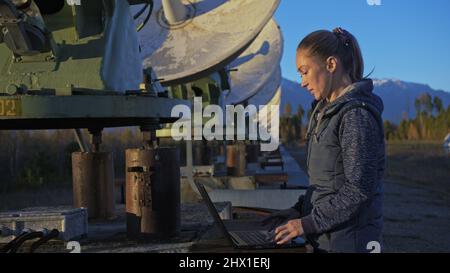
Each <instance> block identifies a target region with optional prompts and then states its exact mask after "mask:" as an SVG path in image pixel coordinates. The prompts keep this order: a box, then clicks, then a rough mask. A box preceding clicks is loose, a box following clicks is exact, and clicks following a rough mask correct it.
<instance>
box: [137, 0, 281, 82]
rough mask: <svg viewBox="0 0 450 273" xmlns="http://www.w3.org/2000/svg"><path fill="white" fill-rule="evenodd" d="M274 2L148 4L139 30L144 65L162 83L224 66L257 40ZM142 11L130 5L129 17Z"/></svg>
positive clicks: (160, 0) (163, 0)
mask: <svg viewBox="0 0 450 273" xmlns="http://www.w3.org/2000/svg"><path fill="white" fill-rule="evenodd" d="M279 1H280V0H239V1H237V0H190V1H188V0H154V1H153V2H154V8H153V14H152V16H151V17H150V20H149V21H148V23H147V24H146V25H145V27H144V28H143V29H142V31H140V32H139V36H140V40H141V50H142V52H141V53H142V56H143V59H144V67H145V68H148V67H152V68H153V70H154V71H155V73H156V75H157V77H158V78H159V79H160V80H161V83H163V84H164V85H172V84H179V83H186V82H190V81H194V80H196V79H199V78H201V77H204V76H207V75H208V74H211V73H212V72H215V71H217V70H219V69H221V68H224V67H225V66H226V65H228V64H229V63H230V62H231V61H233V60H234V59H236V58H237V57H238V56H239V55H240V54H242V52H243V51H244V50H245V49H246V48H247V47H248V46H249V45H250V44H251V43H252V42H253V40H254V39H255V38H256V36H258V34H259V33H260V32H261V30H262V29H263V27H264V26H265V25H266V24H267V22H268V21H269V20H270V18H272V16H273V14H274V12H275V10H276V8H277V7H278V4H279ZM142 7H143V5H136V6H133V11H134V13H137V12H138V11H140V10H141V9H142ZM140 17H145V16H140ZM143 20H144V19H141V18H139V19H138V22H137V23H138V24H139V23H141V22H142V21H143Z"/></svg>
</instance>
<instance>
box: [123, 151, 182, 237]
mask: <svg viewBox="0 0 450 273" xmlns="http://www.w3.org/2000/svg"><path fill="white" fill-rule="evenodd" d="M178 161H179V160H178V149H177V148H165V147H164V148H162V147H159V148H157V149H154V148H150V149H147V148H140V149H128V150H126V212H127V236H128V237H129V238H130V239H145V238H154V237H158V238H160V237H162V238H168V237H173V236H176V235H177V234H178V233H179V232H180V226H181V223H180V221H181V220H180V219H181V218H180V206H181V205H180V166H179V162H178Z"/></svg>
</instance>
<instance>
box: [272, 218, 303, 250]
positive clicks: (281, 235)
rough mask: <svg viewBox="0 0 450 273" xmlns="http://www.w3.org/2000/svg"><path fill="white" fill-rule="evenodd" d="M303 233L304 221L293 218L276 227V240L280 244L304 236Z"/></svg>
mask: <svg viewBox="0 0 450 273" xmlns="http://www.w3.org/2000/svg"><path fill="white" fill-rule="evenodd" d="M303 233H304V231H303V226H302V221H301V220H300V219H295V220H291V221H289V222H287V224H285V225H283V226H279V227H277V228H276V229H275V242H276V243H277V244H279V245H282V244H286V243H288V242H289V241H291V240H292V239H294V238H296V237H298V236H302V235H303Z"/></svg>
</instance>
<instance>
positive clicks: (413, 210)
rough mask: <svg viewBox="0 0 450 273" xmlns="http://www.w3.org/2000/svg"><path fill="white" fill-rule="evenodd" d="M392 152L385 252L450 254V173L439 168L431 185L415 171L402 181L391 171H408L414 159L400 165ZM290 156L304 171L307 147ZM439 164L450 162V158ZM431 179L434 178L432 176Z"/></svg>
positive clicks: (386, 199)
mask: <svg viewBox="0 0 450 273" xmlns="http://www.w3.org/2000/svg"><path fill="white" fill-rule="evenodd" d="M391 150H392V149H390V148H389V151H388V153H387V166H388V169H389V170H388V171H387V173H388V175H386V178H385V180H384V207H383V212H384V232H383V236H384V246H385V251H386V252H408V253H411V252H412V253H416V252H422V253H423V252H426V253H428V252H432V253H434V252H450V197H449V194H448V192H449V191H448V189H449V186H450V169H443V170H442V168H444V167H441V166H440V168H441V169H440V170H437V171H436V172H441V173H442V175H441V177H436V178H434V177H433V179H435V180H434V181H433V182H432V183H431V182H430V183H423V181H421V180H418V179H417V177H415V171H414V170H410V171H407V170H401V172H402V176H401V178H400V176H396V175H392V174H393V173H395V171H398V168H397V167H395V168H396V169H395V170H392V168H390V167H391V166H395V165H402V166H403V167H404V168H405V166H408V164H410V162H411V161H413V159H411V157H405V158H403V159H401V160H404V161H403V162H402V161H399V160H400V159H399V158H398V157H399V154H400V153H397V152H395V154H394V153H391ZM289 152H290V153H291V155H292V156H293V157H294V158H295V159H296V160H297V162H299V164H300V166H302V168H305V156H306V154H305V149H304V147H297V148H290V149H289ZM416 152H417V150H416ZM440 160H448V161H450V156H449V157H443V159H442V158H441V159H440ZM428 161H429V160H427V161H424V162H423V165H422V166H424V165H426V164H428V165H429V162H428ZM447 163H448V162H447ZM389 164H391V165H389ZM416 164H420V162H419V163H417V162H416ZM435 166H436V165H435ZM445 168H447V167H446V165H445ZM446 173H447V174H448V176H447V175H445V174H446ZM389 174H391V175H389ZM434 175H435V174H434ZM430 176H433V175H432V174H431V173H430ZM408 177H410V179H408Z"/></svg>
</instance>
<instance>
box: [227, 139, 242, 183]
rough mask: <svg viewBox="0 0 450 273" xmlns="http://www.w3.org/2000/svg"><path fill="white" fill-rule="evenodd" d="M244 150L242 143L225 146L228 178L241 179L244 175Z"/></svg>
mask: <svg viewBox="0 0 450 273" xmlns="http://www.w3.org/2000/svg"><path fill="white" fill-rule="evenodd" d="M245 149H246V148H245V143H244V142H238V143H236V144H234V145H228V146H227V173H228V175H229V176H237V177H242V176H245V175H246V169H247V162H246V152H245Z"/></svg>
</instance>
